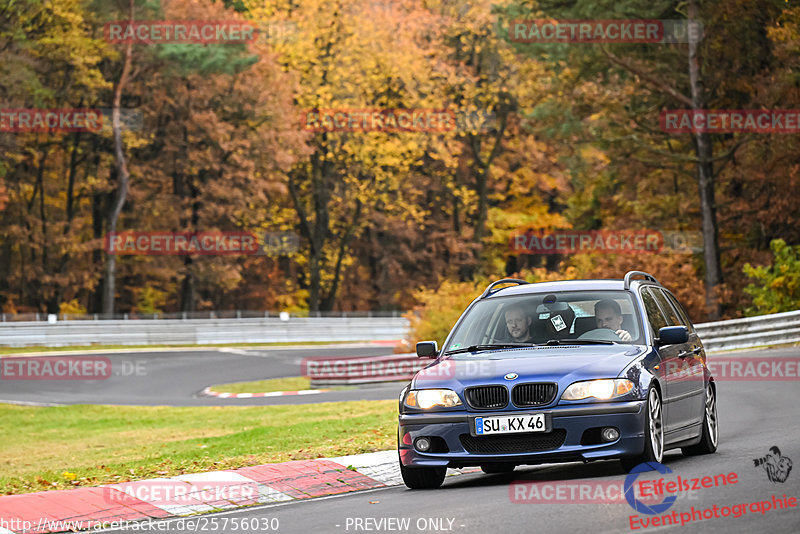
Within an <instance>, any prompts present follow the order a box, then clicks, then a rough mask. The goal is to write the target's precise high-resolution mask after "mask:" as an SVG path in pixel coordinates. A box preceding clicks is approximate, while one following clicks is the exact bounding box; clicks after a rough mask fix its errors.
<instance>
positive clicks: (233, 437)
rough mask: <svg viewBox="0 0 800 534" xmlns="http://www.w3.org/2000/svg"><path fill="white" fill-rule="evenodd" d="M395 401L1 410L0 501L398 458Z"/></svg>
mask: <svg viewBox="0 0 800 534" xmlns="http://www.w3.org/2000/svg"><path fill="white" fill-rule="evenodd" d="M396 413H397V403H396V402H395V401H391V400H386V401H352V402H336V403H321V404H305V405H293V406H224V407H189V408H174V407H167V406H154V407H151V406H94V405H75V406H56V407H37V406H14V405H0V421H3V427H4V428H6V429H7V431H6V432H3V439H2V440H0V494H6V495H10V494H18V493H28V492H33V491H43V490H48V489H65V488H68V487H73V486H83V485H97V484H108V483H115V482H125V481H129V480H139V479H146V478H155V477H159V476H174V475H179V474H185V473H197V472H202V471H213V470H220V469H235V468H237V467H243V466H248V465H258V464H265V463H271V462H283V461H288V460H300V459H310V458H320V457H330V456H343V455H347V454H359V453H364V452H374V451H380V450H387V449H392V448H394V447H395V446H396V439H397V437H396V436H397V431H396V428H397V415H396Z"/></svg>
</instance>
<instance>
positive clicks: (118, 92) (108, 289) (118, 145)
mask: <svg viewBox="0 0 800 534" xmlns="http://www.w3.org/2000/svg"><path fill="white" fill-rule="evenodd" d="M133 2H134V0H130V4H129V13H130V17H129V20H134V8H133ZM132 51H133V45H132V43H131V42H129V43H128V45H127V46H126V47H125V62H124V63H123V65H122V75H121V76H120V78H119V83H118V84H117V87H116V88H115V89H114V103H113V107H112V109H111V129H112V131H113V133H114V160H115V163H116V167H117V180H118V183H117V196H116V199H115V202H114V205H113V207H112V209H111V213H110V214H109V217H108V232H109V233H113V232H116V231H117V220H119V214H120V213H122V207H123V206H124V205H125V199H126V198H127V197H128V185H129V182H130V174H129V173H128V164H127V162H126V161H125V153H124V151H123V146H122V128H121V126H120V119H119V110H120V105H121V103H122V91H123V90H124V89H125V85H126V84H127V83H128V76H129V74H130V71H131V55H132ZM116 268H117V256H116V255H115V254H108V259H107V260H106V275H105V283H104V284H103V313H106V314H109V315H111V314H113V313H114V296H115V290H116V278H115V277H116Z"/></svg>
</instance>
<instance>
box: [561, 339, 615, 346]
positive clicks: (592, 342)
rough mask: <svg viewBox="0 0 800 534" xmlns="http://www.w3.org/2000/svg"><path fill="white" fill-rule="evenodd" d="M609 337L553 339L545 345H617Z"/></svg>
mask: <svg viewBox="0 0 800 534" xmlns="http://www.w3.org/2000/svg"><path fill="white" fill-rule="evenodd" d="M615 344H616V342H615V341H609V340H607V339H551V340H549V341H548V342H547V343H545V345H615Z"/></svg>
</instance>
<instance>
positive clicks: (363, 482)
mask: <svg viewBox="0 0 800 534" xmlns="http://www.w3.org/2000/svg"><path fill="white" fill-rule="evenodd" d="M475 471H477V469H469V470H467V469H464V470H462V471H456V470H454V469H448V475H460V474H462V473H467V472H475ZM402 483H403V481H402V477H401V476H400V467H399V465H398V458H397V451H394V450H392V451H382V452H374V453H368V454H357V455H353V456H341V457H338V458H318V459H316V460H297V461H292V462H284V463H278V464H266V465H257V466H251V467H242V468H239V469H234V470H227V471H212V472H209V473H196V474H190V475H181V476H176V477H170V478H156V479H151V480H139V481H135V482H123V483H120V484H112V485H107V486H97V487H82V488H76V489H72V490H63V491H44V492H39V493H26V494H23V495H7V496H3V497H0V534H34V533H47V532H63V531H68V530H81V529H90V528H94V529H97V528H99V527H100V526H101V525H103V524H108V523H115V522H116V523H118V522H125V521H141V520H146V519H164V518H171V517H182V516H187V515H193V514H198V513H207V512H216V511H220V510H228V509H233V508H239V507H242V506H251V505H255V504H267V503H276V502H282V501H291V500H295V499H310V498H312V497H322V496H325V495H336V494H341V493H348V492H352V491H359V490H365V489H374V488H382V487H388V486H397V485H400V484H402Z"/></svg>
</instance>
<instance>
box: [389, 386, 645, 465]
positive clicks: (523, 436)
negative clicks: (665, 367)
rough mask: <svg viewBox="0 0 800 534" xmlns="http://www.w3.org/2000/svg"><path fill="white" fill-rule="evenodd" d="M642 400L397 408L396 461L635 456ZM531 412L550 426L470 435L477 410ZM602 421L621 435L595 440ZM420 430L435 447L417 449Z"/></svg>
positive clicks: (641, 423)
mask: <svg viewBox="0 0 800 534" xmlns="http://www.w3.org/2000/svg"><path fill="white" fill-rule="evenodd" d="M645 403H646V401H644V400H637V401H628V402H609V403H596V404H595V403H593V404H583V405H578V404H573V405H568V406H556V407H554V408H550V409H544V410H535V409H534V410H525V409H519V410H513V411H499V412H486V413H475V412H467V411H458V412H438V413H436V412H434V413H413V414H401V415H400V418H399V423H400V424H399V429H398V430H399V431H398V449H399V453H400V461H401V462H402V463H403V465H406V466H419V467H424V466H427V467H433V466H447V467H466V466H473V465H481V464H487V463H497V462H507V463H516V464H520V465H522V464H529V465H530V464H539V463H550V462H567V461H581V460H598V459H604V458H619V457H624V456H634V455H637V454H641V452H642V451H643V450H644V418H645V409H644V406H645ZM530 413H546V414H549V417H550V420H551V429H550V432H547V433H520V434H501V435H491V436H473V435H471V432H470V431H471V428H472V425H473V422H472V421H473V419H474V418H475V417H476V416H477V417H492V416H509V415H520V414H530ZM605 427H614V428H616V429H618V430H619V438H617V439H616V440H615V441H612V442H607V443H603V442H600V443H596V441H598V440H596V439H592V438H593V437H594V436H595V435H597V434H599V430H598V429H601V428H605ZM423 436H425V437H429V438H433V440H432V441H433V443H434V445H435V446H434V448H433V450H435V451H438V452H431V451H429V452H420V451H419V450H417V449H416V448H415V447H414V443H415V440H416V439H417V438H419V437H423ZM562 436H563V440H562V439H561V437H562ZM587 438H588V439H587ZM445 448H446V449H447V450H446V451H445V450H444V449H445Z"/></svg>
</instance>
